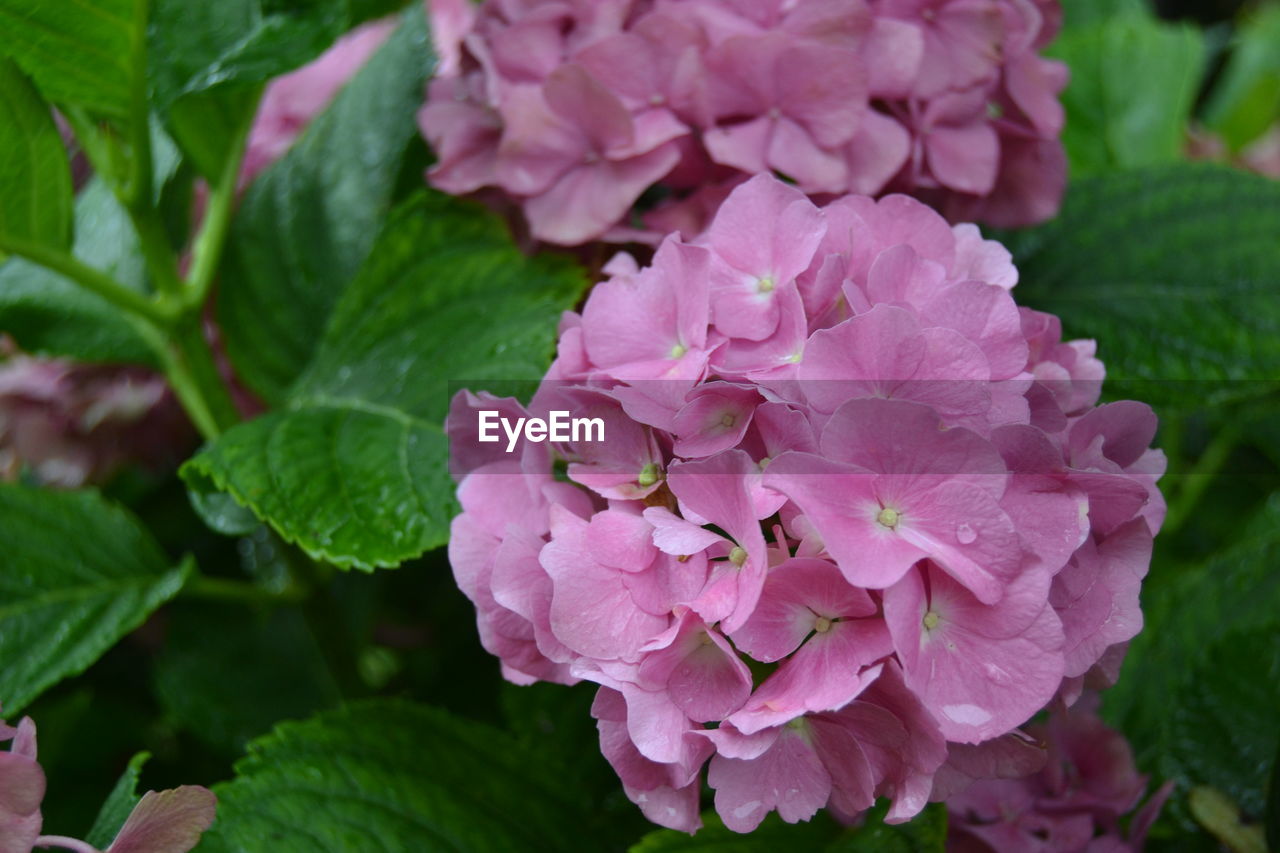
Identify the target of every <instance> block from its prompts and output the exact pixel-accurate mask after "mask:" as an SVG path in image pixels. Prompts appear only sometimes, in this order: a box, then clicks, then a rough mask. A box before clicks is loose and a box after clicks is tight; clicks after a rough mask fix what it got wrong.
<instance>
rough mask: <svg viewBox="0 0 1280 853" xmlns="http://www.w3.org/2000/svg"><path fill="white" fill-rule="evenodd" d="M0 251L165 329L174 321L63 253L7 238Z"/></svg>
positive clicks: (144, 299) (2, 240)
mask: <svg viewBox="0 0 1280 853" xmlns="http://www.w3.org/2000/svg"><path fill="white" fill-rule="evenodd" d="M0 250H2V251H5V252H9V253H10V254H14V255H21V256H22V257H24V258H26V259H27V260H29V261H31V262H33V263H37V264H39V265H40V266H42V267H46V268H47V269H50V270H53V271H54V272H56V273H59V274H60V275H62V276H64V277H65V278H68V279H70V280H71V281H72V282H74V283H75V284H78V285H80V286H81V287H83V288H84V289H85V290H88V291H91V292H93V293H96V294H97V295H99V296H101V297H102V298H103V299H105V300H107V301H108V302H110V303H111V304H112V305H115V306H116V307H118V308H121V309H123V310H125V311H128V312H129V313H130V314H133V315H136V316H138V317H141V318H142V319H144V320H146V321H148V322H149V323H152V324H154V325H156V326H160V327H166V326H168V325H169V324H171V323H172V322H173V320H174V317H173V314H172V312H170V311H169V310H166V307H165V306H162V305H159V304H157V303H155V302H152V301H151V300H150V299H148V298H147V297H145V296H143V295H142V294H141V293H138V292H137V291H136V290H131V289H130V288H128V287H125V286H124V285H123V284H121V283H120V282H118V281H116V280H115V279H114V278H112V277H111V276H109V275H107V274H106V273H103V272H101V271H99V270H96V269H94V268H93V267H91V266H88V265H86V264H84V263H81V262H80V261H79V260H77V259H76V258H74V257H72V256H71V255H68V254H66V253H65V252H59V251H56V250H53V249H49V248H46V247H44V246H41V245H38V244H35V243H28V242H27V241H25V240H20V239H17V238H14V237H9V236H0Z"/></svg>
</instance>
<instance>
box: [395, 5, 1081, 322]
mask: <svg viewBox="0 0 1280 853" xmlns="http://www.w3.org/2000/svg"><path fill="white" fill-rule="evenodd" d="M428 8H429V10H430V12H431V18H432V23H433V31H434V38H435V41H436V48H437V52H438V54H439V56H440V57H441V63H440V66H439V68H438V69H437V77H436V79H435V80H434V81H433V82H432V84H431V85H430V87H429V91H428V96H427V102H426V105H425V106H424V107H423V109H422V111H421V112H420V114H419V124H420V126H421V128H422V132H423V135H424V136H425V137H426V139H427V140H428V141H429V142H430V143H431V145H432V147H433V148H434V149H435V151H436V154H437V158H438V159H437V162H436V165H435V166H433V167H432V169H431V171H430V172H429V175H428V177H429V180H430V182H431V183H432V184H433V185H434V186H436V187H438V188H439V189H441V190H444V191H445V192H449V193H455V194H465V193H471V192H475V191H477V190H481V189H483V188H494V189H496V190H497V191H498V193H496V194H494V193H491V194H487V195H486V197H487V198H497V197H501V196H505V197H506V198H507V199H509V200H510V202H512V203H513V204H516V205H519V206H520V207H521V208H522V210H523V213H524V215H525V218H526V219H527V220H528V223H529V226H530V230H531V231H532V233H533V236H535V237H537V238H539V239H541V240H545V241H548V242H552V243H560V244H564V245H576V244H579V243H584V242H587V241H590V240H596V239H602V238H603V239H607V240H615V241H624V242H625V241H629V240H641V241H650V242H656V238H657V236H658V235H659V234H662V233H666V232H668V231H672V230H679V231H681V232H682V233H684V234H686V235H688V236H690V237H692V236H694V235H696V234H698V233H699V232H701V231H702V230H703V228H705V227H706V225H707V224H708V223H709V222H710V220H711V214H713V213H714V209H715V205H716V204H717V203H718V202H719V201H720V200H721V199H723V198H724V196H725V195H726V194H727V193H728V191H729V190H730V189H732V187H733V186H734V185H736V184H737V183H740V182H741V181H742V180H744V179H745V178H746V177H748V176H750V175H753V174H756V173H760V172H768V171H775V172H778V173H781V174H784V175H786V176H788V177H789V178H790V179H791V180H793V181H794V182H795V184H796V185H797V186H798V187H799V188H800V190H801V191H803V192H805V193H808V194H811V195H817V196H819V197H830V196H833V195H839V194H842V193H848V192H857V193H865V194H871V195H878V194H881V193H893V192H900V193H910V194H913V195H917V196H919V197H921V198H925V199H927V200H928V201H929V203H931V204H933V205H935V206H937V207H939V208H940V209H942V210H944V211H945V212H946V213H947V215H948V216H950V217H952V218H953V219H975V218H976V219H981V220H984V221H990V222H992V223H993V224H998V225H1001V226H1014V225H1025V224H1030V223H1034V222H1038V221H1041V220H1043V219H1046V218H1048V217H1049V216H1051V215H1052V214H1053V213H1054V211H1055V210H1056V209H1057V205H1058V201H1059V199H1060V197H1061V195H1062V191H1063V187H1064V184H1065V177H1066V160H1065V158H1064V156H1063V155H1062V146H1061V144H1060V143H1059V142H1058V135H1059V134H1060V132H1061V130H1062V123H1063V116H1062V107H1061V105H1060V104H1059V103H1058V93H1059V92H1061V90H1062V89H1063V88H1064V87H1065V86H1066V82H1067V75H1066V67H1065V66H1064V65H1062V64H1061V63H1059V62H1055V61H1052V60H1048V59H1044V58H1043V57H1041V56H1040V55H1039V52H1038V51H1039V50H1040V49H1041V48H1042V47H1044V45H1045V44H1046V43H1047V42H1048V41H1050V40H1051V39H1052V37H1053V35H1054V34H1055V33H1056V31H1057V28H1058V24H1059V17H1060V14H1059V12H1058V7H1057V2H1056V0H1035V2H1032V0H800V2H794V3H776V2H769V3H746V2H737V1H736V0H609V2H597V3H588V2H560V0H530V2H518V3H517V2H505V0H487V2H484V3H481V4H480V5H479V6H478V7H473V6H471V5H469V4H467V3H462V2H459V0H428ZM653 187H657V188H659V190H660V191H659V193H657V194H656V198H655V199H654V200H650V199H648V198H647V197H646V198H645V199H644V200H643V202H642V201H641V197H642V196H643V195H644V194H645V193H646V191H648V190H649V189H650V188H653ZM659 199H660V203H659V201H658V200H659ZM655 205H656V206H655ZM744 245H746V244H745V243H744ZM774 301H779V297H775V299H774ZM773 310H774V309H771V312H770V313H772V311H773ZM746 319H747V321H748V322H750V321H751V320H750V315H748V316H747V318H746ZM757 320H758V318H757ZM747 337H748V339H750V340H759V338H757V337H752V336H747Z"/></svg>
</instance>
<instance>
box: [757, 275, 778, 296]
mask: <svg viewBox="0 0 1280 853" xmlns="http://www.w3.org/2000/svg"><path fill="white" fill-rule="evenodd" d="M773 287H774V284H773V276H771V275H767V276H765V277H764V278H762V279H760V280H758V281H757V282H756V291H757V292H758V293H773Z"/></svg>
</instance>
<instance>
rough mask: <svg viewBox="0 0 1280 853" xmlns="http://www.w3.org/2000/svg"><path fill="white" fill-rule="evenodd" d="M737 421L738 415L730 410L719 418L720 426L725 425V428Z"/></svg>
mask: <svg viewBox="0 0 1280 853" xmlns="http://www.w3.org/2000/svg"><path fill="white" fill-rule="evenodd" d="M737 422H738V416H737V415H735V414H733V413H732V412H730V413H728V414H727V415H725V416H724V417H722V418H721V419H720V426H722V427H725V428H726V429H727V428H728V427H731V426H733V425H734V424H736V423H737Z"/></svg>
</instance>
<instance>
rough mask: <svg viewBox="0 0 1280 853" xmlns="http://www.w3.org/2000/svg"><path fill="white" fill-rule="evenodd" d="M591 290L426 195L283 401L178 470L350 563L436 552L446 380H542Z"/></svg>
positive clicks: (291, 537)
mask: <svg viewBox="0 0 1280 853" xmlns="http://www.w3.org/2000/svg"><path fill="white" fill-rule="evenodd" d="M583 285H584V282H583V280H582V278H581V274H580V273H579V272H578V271H577V270H576V269H575V268H574V267H573V265H572V264H571V263H569V262H568V261H566V260H564V259H562V258H557V257H549V256H542V257H537V258H526V257H525V256H523V255H521V254H520V252H519V251H518V250H517V249H516V248H515V246H514V245H512V243H511V240H510V238H509V237H508V235H507V234H506V232H505V230H504V228H503V226H502V224H501V223H500V222H499V221H498V220H497V218H496V217H493V216H491V215H489V214H487V213H485V212H483V211H482V210H480V209H479V208H478V207H476V206H474V205H473V204H471V203H468V202H460V201H457V200H454V199H449V198H447V197H445V196H442V195H440V194H437V193H431V194H424V195H423V196H421V197H420V198H418V199H417V200H415V201H412V202H410V203H409V204H407V205H406V206H405V207H404V209H402V210H401V211H400V213H399V214H398V216H396V217H395V219H394V220H393V221H392V222H391V223H390V224H389V226H388V227H387V230H386V233H385V234H384V235H383V237H382V239H381V240H380V241H379V243H378V245H377V247H376V248H375V249H374V251H373V252H372V253H371V255H370V258H369V262H368V263H367V264H366V265H365V267H364V268H363V269H362V270H361V272H360V275H359V276H357V278H356V280H355V281H354V282H353V283H352V284H351V286H350V287H349V288H348V290H347V292H346V293H345V295H344V296H343V299H342V301H341V302H340V303H339V304H338V306H337V308H336V309H335V310H334V312H333V317H332V319H331V322H330V324H329V328H328V330H327V332H326V333H325V335H324V337H323V339H322V341H321V343H320V346H319V350H318V351H317V353H316V356H315V358H314V360H313V362H312V364H311V365H310V367H309V368H308V369H307V371H306V373H305V374H304V376H303V377H302V378H301V379H300V380H299V382H298V383H297V385H296V386H295V387H294V388H293V390H292V391H291V392H290V394H289V397H288V402H287V407H286V408H285V409H284V410H282V411H277V412H273V413H271V414H268V415H266V416H265V417H262V418H258V419H257V420H254V421H251V422H249V423H247V424H242V425H240V426H237V427H235V428H233V429H231V430H229V431H227V432H226V433H225V434H224V435H222V436H221V437H220V438H219V439H218V440H217V441H215V442H213V443H212V444H211V445H209V446H208V447H206V448H205V449H204V450H203V451H202V452H201V453H200V454H199V455H198V456H196V457H195V459H193V460H191V461H190V462H188V463H187V465H185V466H184V467H183V470H182V473H183V476H184V478H185V479H186V481H187V483H188V485H189V486H190V487H191V488H192V489H194V490H196V491H206V492H207V491H212V490H219V491H227V492H230V494H231V495H232V496H233V497H234V498H235V499H236V500H237V501H239V502H240V503H241V504H243V505H245V506H248V507H249V508H250V509H252V510H253V511H254V512H255V513H256V514H257V515H258V517H259V518H261V519H262V520H264V521H266V522H268V523H269V524H270V525H271V526H272V527H274V528H275V529H276V530H277V531H279V533H280V534H281V535H282V536H283V537H284V538H285V539H287V540H288V541H290V542H295V543H297V544H298V545H299V546H301V547H302V548H303V549H304V550H305V551H306V552H307V553H308V554H310V555H311V556H312V557H314V558H316V559H319V560H325V561H327V562H330V563H333V564H334V565H337V566H341V567H344V568H350V567H356V568H362V569H372V568H374V567H378V566H384V567H389V566H395V565H397V564H399V563H400V562H403V561H404V560H407V559H410V558H412V557H416V556H418V555H420V554H422V553H424V552H425V551H427V550H430V549H431V548H434V547H437V546H439V545H441V544H443V543H444V542H445V540H446V538H447V536H448V524H449V519H450V517H451V516H452V514H453V512H454V502H453V487H452V484H451V481H450V478H449V473H448V470H447V460H446V456H447V442H446V441H445V437H444V432H443V427H442V424H443V420H444V416H445V413H446V411H447V408H448V404H449V392H450V388H449V382H450V380H457V379H466V380H469V381H476V382H480V383H481V384H483V382H484V381H485V380H490V379H511V380H520V379H536V378H537V377H539V376H541V375H542V373H543V372H544V371H545V368H546V365H547V363H548V361H549V360H550V356H551V353H552V344H553V339H554V334H555V323H556V319H557V318H558V317H559V315H560V313H561V312H562V311H563V310H565V309H566V308H568V307H570V306H571V305H572V304H573V302H574V301H575V299H576V298H577V297H578V295H579V294H580V293H581V292H582V289H583Z"/></svg>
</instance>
